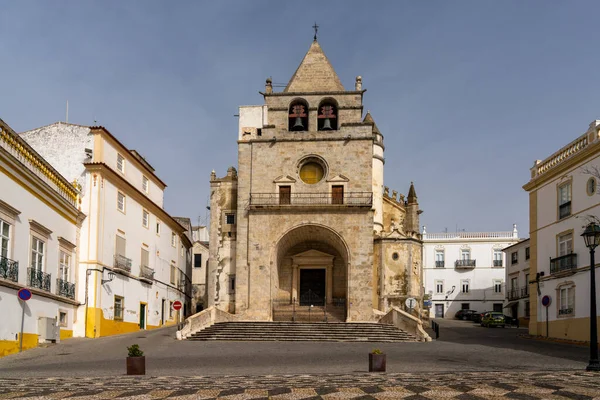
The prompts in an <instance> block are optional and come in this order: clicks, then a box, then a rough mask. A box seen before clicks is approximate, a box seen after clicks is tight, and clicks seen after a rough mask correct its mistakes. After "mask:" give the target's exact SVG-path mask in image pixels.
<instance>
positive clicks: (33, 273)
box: [27, 268, 50, 292]
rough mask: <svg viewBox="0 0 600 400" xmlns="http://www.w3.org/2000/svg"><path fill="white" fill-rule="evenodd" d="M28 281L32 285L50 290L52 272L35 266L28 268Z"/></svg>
mask: <svg viewBox="0 0 600 400" xmlns="http://www.w3.org/2000/svg"><path fill="white" fill-rule="evenodd" d="M27 276H28V278H29V279H28V282H27V284H28V285H29V286H31V287H34V288H38V289H42V290H45V291H47V292H49V291H50V274H47V273H45V272H42V271H39V270H37V269H35V268H27Z"/></svg>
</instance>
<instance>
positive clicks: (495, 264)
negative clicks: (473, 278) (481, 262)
mask: <svg viewBox="0 0 600 400" xmlns="http://www.w3.org/2000/svg"><path fill="white" fill-rule="evenodd" d="M501 266H502V260H494V267H501Z"/></svg>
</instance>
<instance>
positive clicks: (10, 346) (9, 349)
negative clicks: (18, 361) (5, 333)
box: [0, 329, 73, 357]
mask: <svg viewBox="0 0 600 400" xmlns="http://www.w3.org/2000/svg"><path fill="white" fill-rule="evenodd" d="M72 337H73V331H72V330H69V329H61V330H60V340H61V341H62V340H66V339H70V338H72ZM38 346H39V337H38V335H37V334H36V333H24V334H23V350H29V349H33V348H36V347H38ZM18 352H19V341H18V340H0V357H4V356H7V355H9V354H14V353H18Z"/></svg>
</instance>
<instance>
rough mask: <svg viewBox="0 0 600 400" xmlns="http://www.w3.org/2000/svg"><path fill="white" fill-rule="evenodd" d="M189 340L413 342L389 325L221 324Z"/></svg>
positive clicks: (406, 335) (349, 323)
mask: <svg viewBox="0 0 600 400" xmlns="http://www.w3.org/2000/svg"><path fill="white" fill-rule="evenodd" d="M188 339H189V340H198V341H210V340H229V341H311V342H317V341H319V342H414V341H416V339H415V337H414V336H412V335H410V334H408V333H406V332H404V331H402V330H401V329H398V328H396V327H394V326H392V325H385V324H378V323H352V322H348V323H347V322H330V323H324V322H314V323H305V322H289V321H277V322H268V321H259V322H247V321H246V322H245V321H237V322H220V323H216V324H214V325H212V326H210V327H208V328H206V329H204V330H202V331H199V332H196V333H194V334H192V335H190V337H188Z"/></svg>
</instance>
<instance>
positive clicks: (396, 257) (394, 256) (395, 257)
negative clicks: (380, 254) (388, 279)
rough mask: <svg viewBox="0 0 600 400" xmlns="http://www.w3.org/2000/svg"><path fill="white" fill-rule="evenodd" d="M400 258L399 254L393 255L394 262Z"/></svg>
mask: <svg viewBox="0 0 600 400" xmlns="http://www.w3.org/2000/svg"><path fill="white" fill-rule="evenodd" d="M398 258H400V256H399V255H398V253H394V254H392V259H393V260H394V261H397V260H398Z"/></svg>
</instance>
